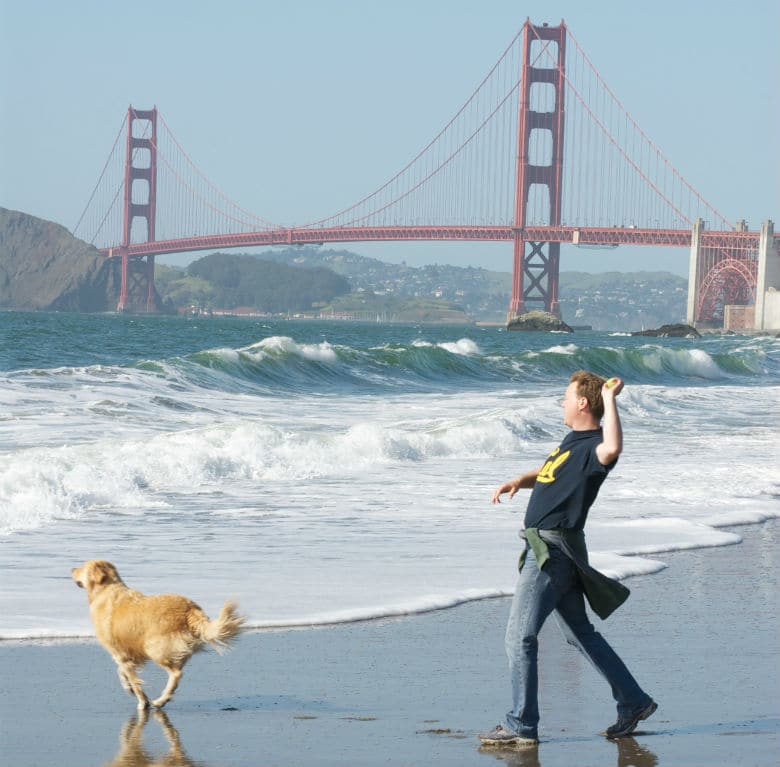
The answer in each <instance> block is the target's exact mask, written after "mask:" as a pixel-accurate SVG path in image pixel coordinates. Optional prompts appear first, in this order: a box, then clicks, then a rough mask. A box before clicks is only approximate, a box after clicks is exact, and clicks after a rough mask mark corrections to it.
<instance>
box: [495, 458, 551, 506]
mask: <svg viewBox="0 0 780 767" xmlns="http://www.w3.org/2000/svg"><path fill="white" fill-rule="evenodd" d="M541 470H542V467H541V466H540V467H539V468H538V469H532V470H531V471H527V472H526V473H525V474H521V475H520V476H519V477H517V478H516V479H510V480H509V482H504V484H503V485H501V487H498V488H496V490H494V492H493V497H492V498H491V502H492V503H501V496H502V495H503V494H504V493H509V498H510V500H511V499H512V497H513V496H514V494H515V493H516V492H517V491H518V490H522V489H526V490H527V489H529V488H532V487H533V486H534V484H535V483H536V478H537V477H538V476H539V472H540V471H541Z"/></svg>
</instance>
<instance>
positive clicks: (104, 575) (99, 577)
mask: <svg viewBox="0 0 780 767" xmlns="http://www.w3.org/2000/svg"><path fill="white" fill-rule="evenodd" d="M91 580H92V583H94V584H95V585H96V586H102V585H103V584H104V583H115V582H116V581H118V580H119V573H118V572H117V571H116V568H115V567H114V566H113V565H112V564H111V563H110V562H105V561H103V560H100V561H98V562H95V565H94V567H93V568H92V579H91Z"/></svg>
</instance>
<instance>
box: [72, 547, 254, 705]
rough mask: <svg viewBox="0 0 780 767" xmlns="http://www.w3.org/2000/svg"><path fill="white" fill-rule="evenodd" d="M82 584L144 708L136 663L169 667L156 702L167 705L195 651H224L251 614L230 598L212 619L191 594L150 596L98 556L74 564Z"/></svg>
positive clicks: (128, 686) (101, 636)
mask: <svg viewBox="0 0 780 767" xmlns="http://www.w3.org/2000/svg"><path fill="white" fill-rule="evenodd" d="M71 575H72V577H73V580H74V581H75V582H76V585H77V586H79V587H80V588H83V589H86V591H87V601H88V602H89V612H90V615H91V617H92V623H93V624H94V626H95V635H96V636H97V639H98V641H99V642H100V644H102V645H103V647H105V649H106V650H107V651H108V652H109V654H110V655H111V657H112V658H113V659H114V661H115V662H116V664H117V667H118V672H119V681H120V682H121V683H122V687H124V689H125V690H126V691H127V692H129V693H130V694H131V695H135V697H136V698H137V700H138V708H139V709H146V708H148V707H149V705H150V703H149V699H148V698H147V697H146V693H144V691H143V682H142V681H141V679H139V677H138V675H137V674H136V668H137V667H138V666H142V665H143V664H144V663H146V661H147V660H151V661H154V662H155V663H156V664H157V665H158V666H161V667H162V668H163V669H165V670H166V671H167V672H168V683H167V684H166V685H165V689H164V690H163V691H162V692H161V693H160V697H159V698H157V699H156V700H153V701H152V702H151V705H152V706H154V707H155V708H162V707H163V706H164V705H165V704H166V703H167V702H168V701H169V700H170V699H171V697H172V696H173V693H174V691H175V690H176V687H177V686H178V684H179V680H180V679H181V675H182V668H183V667H184V664H185V663H186V662H187V661H188V660H189V659H190V657H191V656H192V654H193V653H195V652H197V651H198V650H202V649H203V647H204V646H205V645H206V644H211V645H212V646H213V647H215V648H216V650H217V651H219V652H221V651H223V650H225V649H227V647H228V643H229V642H230V641H231V640H232V639H234V638H235V637H236V636H237V634H238V633H239V632H240V631H241V629H242V627H243V625H244V621H245V619H244V618H243V617H242V616H241V615H239V614H238V613H237V612H236V610H237V606H236V604H235V603H234V602H231V601H230V600H228V601H227V602H225V605H224V606H223V608H222V611H221V612H220V614H219V617H218V618H217V619H216V620H213V621H210V620H209V618H208V616H207V615H206V613H204V612H203V610H201V609H200V607H198V605H196V604H195V602H193V601H192V600H190V599H187V598H186V597H182V596H178V595H176V594H161V595H159V596H145V595H144V594H142V593H141V592H140V591H134V590H133V589H130V588H128V587H127V586H126V585H125V584H124V582H123V581H122V579H121V578H120V577H119V573H118V572H117V570H116V568H115V567H114V565H112V564H111V563H110V562H106V561H105V560H102V559H92V560H90V561H89V562H85V563H84V564H83V565H82V566H81V567H74V568H73V570H71Z"/></svg>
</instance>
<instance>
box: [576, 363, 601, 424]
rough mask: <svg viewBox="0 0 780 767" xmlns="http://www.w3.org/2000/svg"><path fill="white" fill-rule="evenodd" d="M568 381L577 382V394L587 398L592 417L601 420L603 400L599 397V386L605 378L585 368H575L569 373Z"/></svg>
mask: <svg viewBox="0 0 780 767" xmlns="http://www.w3.org/2000/svg"><path fill="white" fill-rule="evenodd" d="M569 383H576V384H577V396H578V397H585V399H586V400H588V407H589V408H590V412H591V413H592V414H593V416H594V418H598V419H599V420H601V417H602V416H603V415H604V401H603V400H602V399H601V387H602V386H604V383H605V379H604V378H602V377H601V376H597V375H596V374H595V373H589V372H588V371H587V370H577V371H575V372H574V373H572V374H571V378H570V379H569Z"/></svg>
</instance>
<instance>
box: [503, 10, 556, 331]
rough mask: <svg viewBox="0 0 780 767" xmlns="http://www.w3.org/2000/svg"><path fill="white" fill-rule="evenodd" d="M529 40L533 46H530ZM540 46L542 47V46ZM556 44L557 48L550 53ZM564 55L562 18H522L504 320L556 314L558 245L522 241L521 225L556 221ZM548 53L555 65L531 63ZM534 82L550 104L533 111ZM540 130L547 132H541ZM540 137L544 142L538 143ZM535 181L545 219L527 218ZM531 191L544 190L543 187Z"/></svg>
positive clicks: (536, 91) (536, 97)
mask: <svg viewBox="0 0 780 767" xmlns="http://www.w3.org/2000/svg"><path fill="white" fill-rule="evenodd" d="M534 41H536V45H534V44H533V43H534ZM537 46H539V47H538V49H537ZM545 48H547V50H544V49H545ZM556 48H557V51H554V50H553V49H556ZM534 54H535V55H534ZM556 54H557V55H556ZM565 54H566V25H565V24H564V23H563V21H562V22H561V23H560V25H559V26H557V27H548V26H547V25H546V24H545V25H542V26H535V25H533V24H531V21H530V20H528V19H527V20H526V22H525V25H524V26H523V70H522V78H521V82H520V108H519V115H518V125H517V180H516V186H515V216H514V227H513V230H514V268H513V276H512V300H511V303H510V304H509V313H508V318H507V319H509V320H511V319H512V318H513V317H516V316H517V315H519V314H522V313H523V312H526V311H528V310H529V309H531V308H544V309H545V310H546V311H548V312H551V313H552V314H554V315H555V316H557V317H559V316H560V306H559V304H558V269H559V263H560V252H561V245H560V243H559V242H531V241H530V240H528V239H526V235H525V228H526V225H529V224H533V225H537V226H539V225H542V226H545V225H547V226H558V225H560V223H561V173H562V170H563V93H564V61H565ZM532 56H533V57H534V62H533V63H532ZM551 57H552V58H553V59H554V60H555V61H556V65H555V66H553V67H550V66H547V67H539V66H534V64H535V63H536V62H537V61H539V60H541V61H542V62H543V63H545V62H549V61H550V60H551ZM536 83H543V84H548V86H551V87H552V88H553V90H554V92H555V103H554V106H553V108H552V111H539V110H537V109H535V108H534V107H535V106H536V105H537V104H538V102H539V101H540V98H539V94H540V93H541V89H540V88H536V89H535V88H533V87H532V86H533V85H534V84H536ZM548 89H549V88H548ZM543 132H547V133H548V134H549V135H548V136H542V135H541V134H542V133H543ZM544 138H546V139H548V140H547V141H544V140H543V139H544ZM542 146H550V147H551V148H552V151H551V153H550V157H549V162H548V163H546V164H539V165H537V164H534V163H533V162H532V161H531V157H532V155H533V158H534V159H536V158H537V157H538V156H539V154H540V152H539V151H538V150H539V148H540V147H542ZM544 159H548V158H544ZM535 184H537V185H539V186H540V187H546V192H547V196H548V198H549V208H548V211H549V214H548V220H547V221H530V222H529V221H527V218H528V214H529V209H528V208H529V200H530V199H531V195H530V192H531V187H532V186H533V185H535ZM537 192H541V194H542V195H543V194H544V190H543V189H542V190H537ZM531 303H537V304H541V306H538V307H533V306H530V307H529V306H528V304H531Z"/></svg>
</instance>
